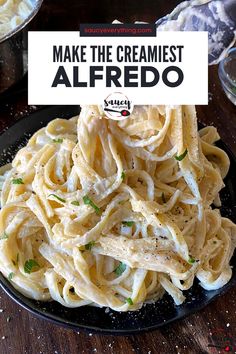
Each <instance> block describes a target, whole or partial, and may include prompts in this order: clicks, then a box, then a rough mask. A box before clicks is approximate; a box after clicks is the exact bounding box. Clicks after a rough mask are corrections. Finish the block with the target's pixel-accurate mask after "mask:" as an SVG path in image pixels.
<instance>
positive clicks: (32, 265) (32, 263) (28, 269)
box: [24, 259, 39, 274]
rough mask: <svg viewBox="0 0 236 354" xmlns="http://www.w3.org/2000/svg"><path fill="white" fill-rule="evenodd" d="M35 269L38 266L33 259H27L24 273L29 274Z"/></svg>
mask: <svg viewBox="0 0 236 354" xmlns="http://www.w3.org/2000/svg"><path fill="white" fill-rule="evenodd" d="M35 267H39V264H38V263H37V262H36V261H35V260H34V259H28V261H26V262H25V265H24V271H25V273H28V274H30V273H31V272H32V270H33V268H35Z"/></svg>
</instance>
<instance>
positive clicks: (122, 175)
mask: <svg viewBox="0 0 236 354" xmlns="http://www.w3.org/2000/svg"><path fill="white" fill-rule="evenodd" d="M120 177H121V179H122V180H123V181H124V179H125V177H126V176H125V173H124V171H123V172H122V173H121V176H120Z"/></svg>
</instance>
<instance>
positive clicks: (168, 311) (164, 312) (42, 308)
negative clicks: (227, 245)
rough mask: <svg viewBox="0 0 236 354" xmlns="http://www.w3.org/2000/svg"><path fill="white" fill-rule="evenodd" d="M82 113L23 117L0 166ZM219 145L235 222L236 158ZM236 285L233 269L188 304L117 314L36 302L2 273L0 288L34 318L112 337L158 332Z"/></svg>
mask: <svg viewBox="0 0 236 354" xmlns="http://www.w3.org/2000/svg"><path fill="white" fill-rule="evenodd" d="M79 111H80V108H79V106H52V107H46V108H44V109H42V110H40V111H37V112H35V113H32V114H30V115H29V116H27V117H24V118H22V119H21V120H20V121H18V122H17V123H16V124H14V125H13V126H12V127H10V128H9V129H8V130H6V131H4V132H3V133H2V135H1V138H0V166H1V165H3V164H5V163H7V162H10V161H11V160H12V157H13V156H14V155H15V153H16V151H18V150H19V148H21V147H22V146H24V145H25V144H26V142H27V140H28V138H29V136H31V135H32V134H33V133H34V132H35V131H36V130H38V129H39V128H41V127H42V126H45V125H46V124H47V123H48V122H49V121H50V120H52V119H53V118H56V117H64V118H68V117H71V116H73V115H76V114H78V113H79ZM218 146H219V147H221V148H222V149H224V150H225V151H226V152H227V153H228V155H229V157H230V159H231V167H230V172H229V174H228V177H227V178H226V179H225V184H226V188H225V189H223V191H222V193H221V198H222V201H223V205H224V206H223V207H222V208H221V213H222V215H223V216H227V217H230V218H231V219H232V220H233V221H234V222H236V188H235V181H236V158H235V157H234V156H233V155H232V153H231V152H230V151H229V149H228V148H227V147H226V145H225V144H223V143H222V142H220V143H219V144H218ZM231 264H232V265H234V266H235V265H236V256H234V258H233V259H232V261H231ZM235 284H236V271H235V269H233V277H232V279H231V280H230V282H229V283H228V284H226V285H225V286H224V287H223V288H221V289H219V290H214V291H206V290H204V289H203V288H201V287H200V286H199V285H198V284H197V281H195V283H194V286H193V287H192V288H191V290H190V291H187V292H185V296H186V301H185V303H184V304H183V305H180V306H175V305H174V303H173V300H172V298H171V297H170V296H169V295H168V294H166V295H164V297H163V299H162V300H161V301H158V302H157V303H156V304H152V305H145V306H143V308H142V309H141V310H139V311H137V312H126V313H117V312H114V311H112V310H110V309H105V308H96V307H90V306H84V307H80V308H78V309H68V308H65V307H63V306H61V305H60V304H59V303H57V302H54V301H52V302H49V303H44V302H38V301H34V300H31V299H28V298H26V297H25V296H23V295H22V294H20V293H19V292H18V291H17V290H15V289H14V287H13V286H12V285H11V284H10V283H9V282H8V280H7V279H5V278H4V277H3V276H2V275H1V274H0V286H1V287H2V288H3V289H4V290H5V292H6V293H7V294H8V295H9V296H10V297H11V298H12V299H13V300H14V301H16V302H17V303H18V304H20V305H21V306H23V307H24V308H25V309H27V310H28V311H30V312H32V313H34V314H35V315H37V316H39V317H41V318H44V319H47V320H50V321H52V322H54V323H57V324H59V325H62V326H66V327H70V328H73V329H76V330H80V329H86V330H89V331H93V330H95V331H97V332H102V333H110V334H131V333H137V332H140V331H147V330H153V329H156V328H158V327H161V326H163V325H164V324H167V323H170V322H173V321H175V320H177V319H180V318H183V317H185V316H187V315H189V314H191V313H193V312H196V311H198V310H200V309H202V308H203V307H205V306H206V305H207V304H209V303H210V302H211V301H212V300H213V299H215V298H216V297H217V296H219V295H221V294H223V293H225V292H226V291H227V290H228V289H229V288H231V287H232V286H233V285H235Z"/></svg>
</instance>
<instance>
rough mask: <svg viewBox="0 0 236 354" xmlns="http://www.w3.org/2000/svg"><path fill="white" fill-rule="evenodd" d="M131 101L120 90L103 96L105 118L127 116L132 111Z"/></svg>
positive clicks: (121, 118) (116, 118)
mask: <svg viewBox="0 0 236 354" xmlns="http://www.w3.org/2000/svg"><path fill="white" fill-rule="evenodd" d="M133 108H134V107H133V104H132V101H130V100H129V99H128V97H127V96H125V95H124V94H123V93H121V92H114V93H111V94H110V95H108V96H107V98H105V100H104V102H103V110H104V113H105V115H106V116H107V118H110V119H114V120H123V119H126V118H128V117H129V116H130V115H131V113H132V111H133Z"/></svg>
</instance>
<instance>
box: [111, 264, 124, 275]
mask: <svg viewBox="0 0 236 354" xmlns="http://www.w3.org/2000/svg"><path fill="white" fill-rule="evenodd" d="M125 270H126V264H125V263H122V262H120V264H119V265H118V267H116V269H115V270H114V273H116V275H121V274H122V273H124V271H125Z"/></svg>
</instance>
